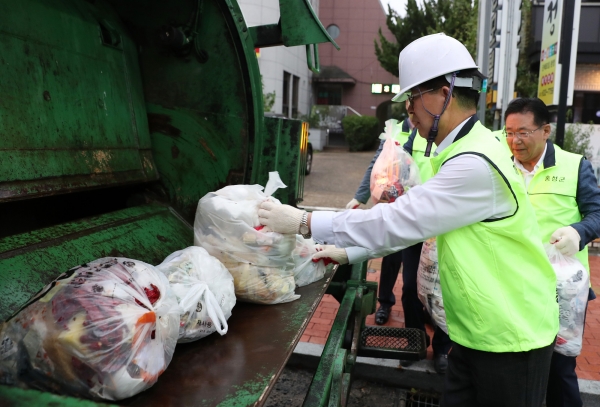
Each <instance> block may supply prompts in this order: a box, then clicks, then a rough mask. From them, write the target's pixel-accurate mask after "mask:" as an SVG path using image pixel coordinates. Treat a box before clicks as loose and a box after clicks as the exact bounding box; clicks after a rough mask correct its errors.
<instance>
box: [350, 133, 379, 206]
mask: <svg viewBox="0 0 600 407" xmlns="http://www.w3.org/2000/svg"><path fill="white" fill-rule="evenodd" d="M384 144H385V140H381V143H379V148H378V149H377V151H376V152H375V155H374V156H373V159H372V160H371V163H370V164H369V167H367V171H365V175H364V176H363V179H362V181H361V183H360V186H359V187H358V190H357V191H356V194H354V199H356V200H357V201H358V202H360V203H363V204H365V203H367V201H368V200H369V198H370V197H371V171H372V170H373V165H375V161H377V158H378V157H379V154H381V150H382V149H383V145H384Z"/></svg>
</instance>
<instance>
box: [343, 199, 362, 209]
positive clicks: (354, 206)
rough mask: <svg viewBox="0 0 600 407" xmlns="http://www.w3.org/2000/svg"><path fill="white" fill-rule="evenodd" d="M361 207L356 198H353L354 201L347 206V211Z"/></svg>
mask: <svg viewBox="0 0 600 407" xmlns="http://www.w3.org/2000/svg"><path fill="white" fill-rule="evenodd" d="M359 206H360V202H358V201H357V200H356V199H355V198H352V200H351V201H350V202H348V204H347V205H346V209H356V208H358V207H359Z"/></svg>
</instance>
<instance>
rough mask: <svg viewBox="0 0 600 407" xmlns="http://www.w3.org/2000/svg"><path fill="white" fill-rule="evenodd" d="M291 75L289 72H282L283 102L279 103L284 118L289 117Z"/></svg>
mask: <svg viewBox="0 0 600 407" xmlns="http://www.w3.org/2000/svg"><path fill="white" fill-rule="evenodd" d="M291 76H292V74H290V73H289V72H285V71H284V72H283V92H282V95H283V101H282V103H281V113H282V114H283V115H284V116H287V117H289V115H290V78H291Z"/></svg>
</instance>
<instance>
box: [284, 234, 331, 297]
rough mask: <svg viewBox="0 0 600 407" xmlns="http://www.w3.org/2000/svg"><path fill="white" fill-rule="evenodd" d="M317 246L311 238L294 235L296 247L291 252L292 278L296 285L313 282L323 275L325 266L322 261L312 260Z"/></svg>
mask: <svg viewBox="0 0 600 407" xmlns="http://www.w3.org/2000/svg"><path fill="white" fill-rule="evenodd" d="M316 253H317V246H316V244H315V242H314V240H312V239H304V238H303V237H302V235H296V248H295V249H294V251H293V252H292V257H293V259H294V279H295V280H296V285H297V286H298V287H303V286H305V285H308V284H311V283H314V282H315V281H319V280H321V279H322V278H323V277H325V271H326V269H327V266H326V265H325V263H324V262H323V261H313V258H312V257H313V255H314V254H316Z"/></svg>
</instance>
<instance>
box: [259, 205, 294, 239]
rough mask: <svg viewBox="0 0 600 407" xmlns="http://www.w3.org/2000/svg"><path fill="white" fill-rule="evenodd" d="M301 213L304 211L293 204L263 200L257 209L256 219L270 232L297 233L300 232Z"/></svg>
mask: <svg viewBox="0 0 600 407" xmlns="http://www.w3.org/2000/svg"><path fill="white" fill-rule="evenodd" d="M302 215H304V211H302V210H300V209H296V208H294V207H293V206H289V205H280V204H276V203H273V202H269V201H264V202H263V203H261V204H260V209H259V210H258V221H259V222H260V224H261V225H265V226H266V227H267V228H268V230H270V231H271V232H277V233H281V234H284V235H297V234H299V233H300V222H301V221H302Z"/></svg>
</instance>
